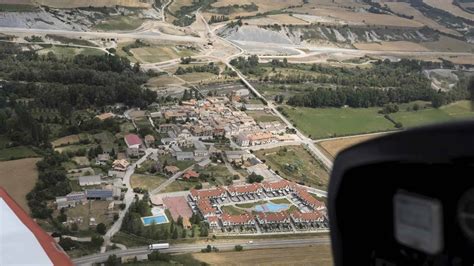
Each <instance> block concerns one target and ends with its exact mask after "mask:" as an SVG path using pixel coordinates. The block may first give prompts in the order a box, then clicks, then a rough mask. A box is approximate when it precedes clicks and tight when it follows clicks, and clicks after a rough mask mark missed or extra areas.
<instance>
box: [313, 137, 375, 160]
mask: <svg viewBox="0 0 474 266" xmlns="http://www.w3.org/2000/svg"><path fill="white" fill-rule="evenodd" d="M377 136H380V135H369V136H358V137H351V138H343V139H335V140H327V141H322V142H320V143H319V145H320V146H321V147H323V148H324V149H325V150H326V151H327V152H328V153H329V154H330V155H331V156H332V157H333V158H335V157H336V155H337V154H338V153H339V152H341V151H342V150H344V149H347V148H349V147H351V146H354V145H356V144H359V143H361V142H364V141H366V140H369V139H373V138H375V137H377Z"/></svg>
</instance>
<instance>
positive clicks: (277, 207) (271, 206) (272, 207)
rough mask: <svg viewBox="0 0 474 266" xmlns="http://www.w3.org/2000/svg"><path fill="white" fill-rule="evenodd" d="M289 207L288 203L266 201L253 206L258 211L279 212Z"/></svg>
mask: <svg viewBox="0 0 474 266" xmlns="http://www.w3.org/2000/svg"><path fill="white" fill-rule="evenodd" d="M289 207H290V205H289V204H283V203H282V204H276V203H273V202H268V203H265V204H261V205H257V206H255V210H256V211H258V212H280V211H284V210H287V209H288V208H289Z"/></svg>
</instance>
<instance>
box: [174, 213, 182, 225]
mask: <svg viewBox="0 0 474 266" xmlns="http://www.w3.org/2000/svg"><path fill="white" fill-rule="evenodd" d="M176 223H177V224H178V225H179V226H181V227H183V217H181V215H180V216H178V219H177V221H176Z"/></svg>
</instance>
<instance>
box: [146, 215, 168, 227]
mask: <svg viewBox="0 0 474 266" xmlns="http://www.w3.org/2000/svg"><path fill="white" fill-rule="evenodd" d="M142 221H143V224H144V225H151V224H153V223H155V224H164V223H167V222H168V218H166V215H157V216H148V217H143V218H142Z"/></svg>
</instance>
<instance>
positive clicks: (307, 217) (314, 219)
mask: <svg viewBox="0 0 474 266" xmlns="http://www.w3.org/2000/svg"><path fill="white" fill-rule="evenodd" d="M290 217H291V219H292V220H293V222H294V223H295V224H311V223H321V222H324V215H323V214H322V213H321V212H319V211H315V212H307V213H303V212H300V211H294V212H292V213H290Z"/></svg>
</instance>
